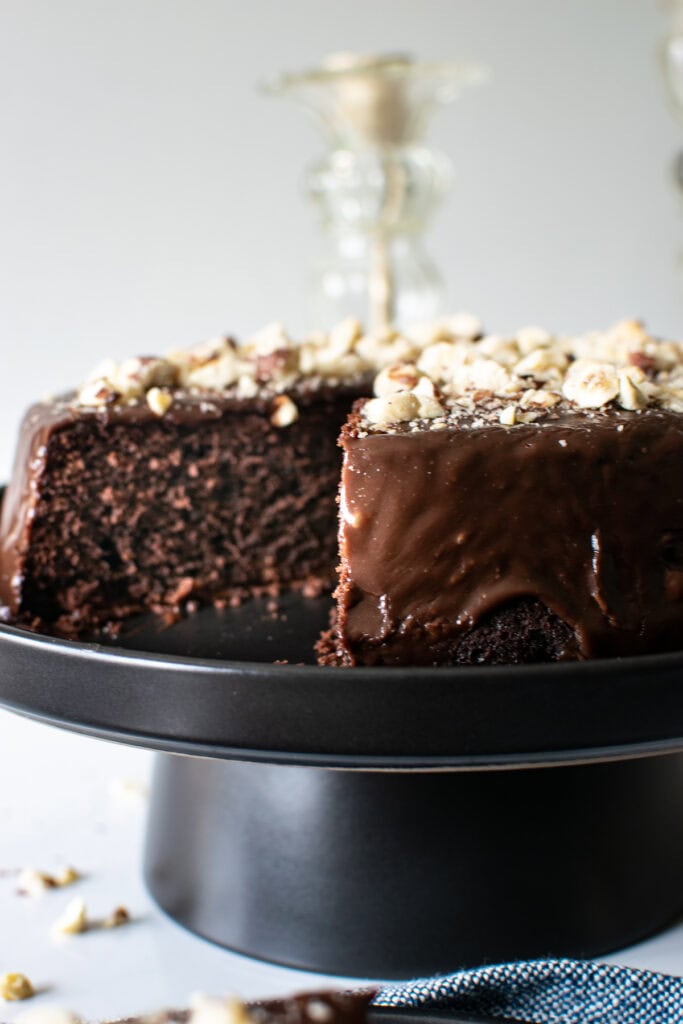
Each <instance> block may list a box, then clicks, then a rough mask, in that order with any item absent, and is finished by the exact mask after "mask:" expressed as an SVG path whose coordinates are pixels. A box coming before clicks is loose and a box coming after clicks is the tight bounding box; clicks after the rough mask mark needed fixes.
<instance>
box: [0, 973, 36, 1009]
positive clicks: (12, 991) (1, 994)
mask: <svg viewBox="0 0 683 1024" xmlns="http://www.w3.org/2000/svg"><path fill="white" fill-rule="evenodd" d="M32 995H35V989H34V988H33V985H32V984H31V982H30V981H29V979H28V978H27V977H26V975H25V974H21V972H19V971H8V972H7V973H6V974H2V975H0V998H2V999H5V1000H6V1001H7V1002H8V1003H13V1002H17V1001H18V1000H21V999H30V998H31V996H32Z"/></svg>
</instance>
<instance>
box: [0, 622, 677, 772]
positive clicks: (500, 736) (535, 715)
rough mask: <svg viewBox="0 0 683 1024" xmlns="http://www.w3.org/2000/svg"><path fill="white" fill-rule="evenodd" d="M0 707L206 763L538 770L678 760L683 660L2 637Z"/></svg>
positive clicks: (4, 632) (7, 631)
mask: <svg viewBox="0 0 683 1024" xmlns="http://www.w3.org/2000/svg"><path fill="white" fill-rule="evenodd" d="M95 668H96V669H97V670H96V671H94V669H95ZM331 683H334V685H333V686H331V685H330V684H331ZM553 684H557V685H553ZM559 684H562V685H559ZM0 705H4V706H5V707H6V708H7V709H8V710H11V711H15V712H17V713H19V714H22V715H25V716H28V717H31V718H35V719H39V720H41V721H44V722H46V723H49V724H52V725H58V726H62V727H65V728H68V729H71V730H72V731H76V732H82V733H86V734H88V735H93V736H98V737H101V738H105V739H110V740H114V741H118V742H125V743H129V744H131V745H137V746H141V747H147V748H150V749H153V750H158V751H162V752H169V753H180V754H187V755H190V756H195V757H213V758H219V759H227V760H243V761H261V762H269V763H282V764H297V765H308V766H313V767H327V768H341V769H356V770H366V771H378V770H383V769H387V770H406V771H408V770H427V771H436V770H483V769H486V768H491V769H501V768H516V767H529V766H539V767H540V766H542V765H553V764H555V765H557V764H565V763H579V762H584V763H585V762H594V761H604V760H623V759H625V758H630V757H632V756H651V755H655V754H665V753H670V752H674V751H676V750H680V749H682V748H683V652H671V653H665V654H654V655H643V656H639V657H631V658H623V659H605V660H604V661H590V662H588V661H587V662H567V663H563V664H551V665H549V664H544V665H534V666H513V667H506V666H473V667H462V666H455V667H450V668H443V667H442V668H421V669H410V668H389V667H384V668H368V667H365V668H356V669H336V670H335V669H333V668H328V667H321V666H294V665H274V664H270V663H258V662H252V663H244V662H224V663H221V662H212V661H211V660H209V659H199V658H183V657H181V656H179V655H166V654H153V653H146V652H136V651H130V650H127V649H120V648H111V647H102V646H101V645H98V644H85V643H80V642H78V641H72V640H61V639H58V638H54V637H47V636H43V635H41V634H36V633H31V632H30V631H28V630H24V629H21V628H20V627H16V626H8V625H0Z"/></svg>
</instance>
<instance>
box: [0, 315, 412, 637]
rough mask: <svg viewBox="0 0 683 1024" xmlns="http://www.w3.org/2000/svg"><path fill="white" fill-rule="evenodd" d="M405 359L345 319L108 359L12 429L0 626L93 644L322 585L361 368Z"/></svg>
mask: <svg viewBox="0 0 683 1024" xmlns="http://www.w3.org/2000/svg"><path fill="white" fill-rule="evenodd" d="M406 351H408V350H407V349H406V346H405V345H404V344H402V343H401V342H400V339H393V338H384V339H376V338H372V337H369V336H363V335H362V333H361V332H360V329H359V326H358V324H357V323H356V322H355V321H345V322H344V323H342V324H340V325H339V326H338V327H337V328H335V329H334V330H333V331H332V332H331V333H330V334H329V335H320V336H315V337H313V338H311V339H308V340H307V341H305V342H304V343H303V344H301V345H295V344H294V343H292V342H291V341H290V340H289V339H288V338H287V336H286V335H285V334H284V332H283V330H282V328H281V327H279V326H278V325H273V326H271V327H269V328H267V329H264V331H262V332H260V333H259V334H258V335H256V336H255V337H254V338H253V339H251V340H250V341H249V342H248V343H246V344H244V345H241V346H238V345H236V344H235V343H234V342H233V341H231V340H230V339H227V338H221V339H218V340H217V341H214V342H210V343H207V344H205V345H202V346H198V347H196V348H194V349H190V350H188V351H183V352H176V353H172V354H171V355H170V356H168V357H166V358H152V357H150V358H137V359H131V360H127V361H126V362H124V363H122V364H116V363H113V362H111V361H108V362H107V363H106V364H103V365H102V366H101V367H99V368H98V370H97V371H96V372H95V374H94V375H93V377H92V378H91V379H90V380H88V381H87V382H86V383H85V384H84V385H83V387H82V388H81V389H80V390H79V391H78V392H77V393H75V394H73V395H69V396H66V397H64V398H60V399H57V400H54V401H49V402H42V403H40V404H38V405H35V406H34V407H33V408H32V409H30V410H29V412H28V413H27V415H26V417H25V419H24V422H23V425H22V427H21V433H20V441H19V445H18V450H17V457H16V465H15V470H14V474H13V477H12V480H11V483H10V485H9V487H8V488H7V493H6V495H5V500H4V507H3V513H2V522H1V526H0V605H2V606H3V609H4V617H5V619H9V620H11V621H15V622H17V621H18V622H22V623H26V624H29V625H32V626H34V627H36V628H41V629H49V630H51V631H53V632H59V633H65V634H73V633H81V632H92V631H93V629H96V628H98V627H102V626H105V625H111V624H112V623H116V622H118V621H121V620H123V619H125V618H127V617H128V616H130V615H133V614H135V613H137V612H142V611H145V610H153V611H157V612H162V611H172V610H174V609H178V608H179V607H180V606H181V605H188V604H189V605H190V607H192V605H193V604H196V603H205V602H209V601H214V602H222V601H233V602H234V601H237V600H239V599H240V598H241V597H243V596H245V595H246V594H250V593H254V592H255V591H259V590H260V589H261V590H262V589H263V588H267V590H268V592H276V591H277V589H278V588H280V587H282V586H285V587H301V588H304V589H306V592H307V593H317V592H320V590H321V589H324V588H326V587H328V588H329V586H330V585H331V583H332V581H333V578H334V567H335V564H336V557H337V556H336V538H335V535H336V505H335V498H336V491H337V487H338V480H339V468H340V456H339V453H338V449H337V437H338V434H339V430H340V428H341V425H342V423H343V421H344V419H345V418H346V414H347V412H348V409H349V406H350V403H351V401H352V399H353V398H354V397H357V396H358V395H361V394H367V393H369V383H370V381H371V379H372V371H373V368H375V369H376V367H377V366H378V365H382V363H383V362H391V361H393V360H394V359H395V358H396V357H397V356H401V354H403V353H405V352H406Z"/></svg>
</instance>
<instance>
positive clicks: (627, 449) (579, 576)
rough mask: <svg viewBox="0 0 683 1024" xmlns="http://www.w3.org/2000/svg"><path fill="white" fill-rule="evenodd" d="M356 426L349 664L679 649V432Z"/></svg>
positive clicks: (682, 463) (339, 635) (682, 560)
mask: <svg viewBox="0 0 683 1024" xmlns="http://www.w3.org/2000/svg"><path fill="white" fill-rule="evenodd" d="M359 419H360V417H359V414H356V417H355V418H354V419H353V420H352V422H351V424H350V426H349V427H347V428H346V429H345V431H344V434H343V446H344V468H343V475H342V487H341V512H340V546H341V556H342V569H341V578H340V583H339V588H338V621H337V631H336V639H335V642H334V645H333V648H334V650H335V651H336V653H337V659H338V660H340V661H342V662H346V663H350V664H354V663H356V662H359V663H364V664H375V663H376V664H440V663H453V662H460V661H463V662H472V661H486V662H493V661H501V660H502V661H506V662H514V661H529V660H548V659H562V658H567V657H576V656H580V657H597V656H604V655H610V654H627V653H638V652H643V651H653V650H663V649H670V648H675V647H679V646H680V645H681V643H682V642H683V628H682V627H683V472H682V469H683V418H682V417H680V416H679V415H677V414H671V413H665V412H659V411H654V410H653V411H650V412H647V413H644V414H635V413H621V414H619V415H616V414H612V415H610V414H609V413H602V414H600V415H595V416H594V417H592V418H587V417H578V416H575V415H574V416H572V415H570V414H565V415H562V416H559V417H558V418H557V419H555V420H548V421H546V422H544V423H542V424H533V425H528V426H524V425H521V426H518V427H514V428H506V427H504V426H501V425H498V424H496V425H491V426H488V427H484V428H479V429H476V430H464V429H463V428H458V427H457V426H456V427H449V428H447V429H445V430H438V431H437V430H429V429H425V430H418V431H415V430H407V431H405V432H403V433H401V432H398V433H394V434H386V433H376V434H367V433H365V432H364V431H361V432H360V434H359V433H358V430H357V428H358V426H359ZM520 602H521V604H520ZM534 634H537V635H536V636H534Z"/></svg>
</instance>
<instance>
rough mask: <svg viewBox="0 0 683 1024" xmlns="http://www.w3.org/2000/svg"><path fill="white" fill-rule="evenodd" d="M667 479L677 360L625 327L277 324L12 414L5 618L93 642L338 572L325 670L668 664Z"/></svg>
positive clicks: (679, 548) (679, 443)
mask: <svg viewBox="0 0 683 1024" xmlns="http://www.w3.org/2000/svg"><path fill="white" fill-rule="evenodd" d="M378 371H379V372H378ZM373 378H374V386H373V384H372V381H373ZM373 390H374V395H375V397H370V396H371V394H372V393H373ZM354 403H355V404H354ZM352 406H353V409H352V411H351V413H350V415H348V413H349V410H350V409H351V407H352ZM347 415H348V420H347ZM345 420H347V422H346V423H345V425H344V426H343V429H342V431H341V442H340V443H341V446H342V448H343V456H344V461H343V469H342V479H341V490H340V495H339V499H340V505H339V513H340V523H339V549H338V548H337V536H336V533H337V507H336V504H335V498H336V492H337V488H338V481H339V472H340V463H339V455H338V449H337V438H338V434H339V431H340V429H341V428H342V424H344V421H345ZM682 466H683V348H682V346H681V345H679V344H678V343H674V342H666V341H659V340H656V339H654V338H652V337H650V336H649V335H648V334H647V333H646V332H645V330H644V328H643V327H642V325H640V324H639V323H636V322H633V321H628V322H623V323H621V324H618V325H616V326H615V327H614V328H612V329H611V330H609V331H606V332H602V333H592V334H589V335H583V336H580V337H574V338H565V337H558V336H554V335H551V334H549V333H547V332H545V331H541V330H540V329H538V328H527V329H524V330H522V331H520V332H518V333H517V334H516V335H514V336H513V337H510V338H503V337H499V336H493V335H484V334H483V332H482V329H481V324H480V323H479V321H478V320H477V319H476V318H474V317H471V316H467V315H459V316H455V317H450V318H445V319H443V320H441V321H438V322H436V323H433V324H429V325H425V326H423V327H421V328H416V329H415V330H413V331H412V332H410V333H409V334H408V335H399V334H398V333H396V332H387V333H385V334H383V335H382V336H373V335H363V333H362V331H361V330H360V327H359V325H358V324H357V323H356V322H355V321H345V322H344V323H343V324H340V325H339V326H338V327H337V328H335V330H333V331H332V332H331V333H330V334H329V335H316V336H314V337H311V338H309V339H307V340H306V341H305V342H304V343H303V344H300V345H295V344H294V343H293V342H291V341H290V340H289V339H288V338H287V336H286V335H285V334H284V332H283V330H282V328H280V327H279V326H277V325H273V326H271V327H269V328H267V329H265V330H264V331H263V332H261V333H260V334H258V335H256V336H255V337H254V338H252V339H250V340H249V341H248V342H247V343H246V344H244V345H237V344H236V343H235V342H233V341H231V340H230V339H227V338H221V339H218V340H217V341H214V342H211V343H208V344H206V345H203V346H199V347H197V348H194V349H190V350H187V351H183V352H176V353H172V354H171V355H169V356H167V357H165V358H156V357H147V358H137V359H132V360H127V361H126V362H124V363H121V364H116V363H112V362H108V363H107V364H104V365H103V366H101V367H100V368H99V369H98V371H97V372H96V373H95V375H94V376H93V377H92V378H91V379H90V380H88V381H87V382H86V383H85V384H84V385H83V386H82V387H81V388H80V389H79V391H78V392H76V393H74V394H72V395H69V396H65V397H63V398H60V399H57V400H54V401H51V402H43V403H40V404H39V405H36V406H34V407H33V408H32V409H31V410H29V412H28V414H27V416H26V418H25V420H24V424H23V426H22V430H21V435H20V443H19V447H18V451H17V460H16V468H15V472H14V475H13V478H12V481H11V483H10V485H9V487H8V489H7V494H6V496H5V501H4V506H3V514H2V522H1V525H0V606H1V607H2V611H1V612H0V614H2V615H3V616H4V617H5V619H7V620H9V621H13V622H20V623H24V624H28V625H29V626H32V627H34V628H39V629H43V630H49V631H52V632H57V633H62V634H66V635H72V634H81V633H92V632H93V630H96V629H99V628H102V627H107V628H111V627H112V626H114V627H115V626H116V624H117V623H120V622H121V621H123V620H125V619H127V618H128V617H130V616H132V615H134V614H136V613H139V612H143V611H148V610H151V611H155V612H162V613H166V614H171V615H175V614H176V613H177V612H178V611H179V609H181V608H183V607H186V608H189V609H192V608H193V607H195V606H198V605H200V604H205V603H208V602H214V603H217V604H221V603H224V602H231V603H235V602H238V601H240V600H241V599H243V598H244V597H245V596H248V595H250V594H254V593H260V592H263V591H264V590H265V591H266V592H267V593H272V594H276V593H277V592H279V590H280V589H281V588H287V589H289V588H300V589H303V590H304V591H305V592H306V593H307V594H317V593H321V592H322V591H324V590H326V589H328V588H330V586H331V584H332V580H333V577H334V567H335V564H336V562H337V560H338V558H339V561H340V565H339V578H338V585H337V590H336V599H337V609H336V618H335V622H334V626H333V629H332V630H331V631H330V632H329V633H328V634H326V636H325V637H324V638H323V640H322V641H321V644H320V648H319V653H320V658H321V661H322V662H323V663H324V664H333V665H354V664H389V665H392V664H416V665H419V664H424V665H438V664H453V663H462V664H480V663H486V664H490V663H496V662H502V663H516V662H530V661H547V660H553V661H554V660H564V659H568V658H588V657H600V656H605V655H620V654H629V653H641V652H647V651H657V650H666V649H673V648H678V647H680V646H681V645H682V644H683V629H682V627H683V473H681V467H682Z"/></svg>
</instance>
